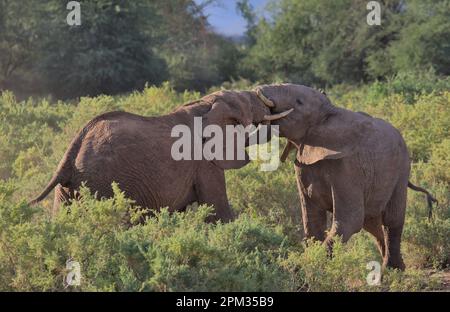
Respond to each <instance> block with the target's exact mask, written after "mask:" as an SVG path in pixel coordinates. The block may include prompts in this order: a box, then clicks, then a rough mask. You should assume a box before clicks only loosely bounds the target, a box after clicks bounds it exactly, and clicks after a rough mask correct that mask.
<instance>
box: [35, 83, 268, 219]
mask: <svg viewBox="0 0 450 312" xmlns="http://www.w3.org/2000/svg"><path fill="white" fill-rule="evenodd" d="M255 101H256V102H258V101H259V99H258V97H257V95H256V93H255V92H253V91H240V92H237V91H236V92H233V91H218V92H215V93H212V94H210V95H207V96H205V97H203V98H201V99H200V100H197V101H194V102H191V103H188V104H185V105H183V106H180V107H179V108H177V109H175V110H174V111H173V112H171V113H169V114H167V115H164V116H158V117H143V116H139V115H135V114H131V113H127V112H120V111H117V112H109V113H106V114H103V115H100V116H97V117H95V118H94V119H92V120H91V121H90V122H89V123H87V124H86V125H85V126H84V128H83V129H82V130H81V131H80V132H79V133H78V134H77V135H76V137H75V138H74V139H73V141H72V142H71V144H70V146H69V147H68V149H67V151H66V153H65V154H64V156H63V158H62V160H61V162H60V163H59V166H58V168H57V169H56V171H55V173H54V175H53V177H52V179H51V181H50V182H49V183H48V185H47V187H46V188H45V189H44V191H43V192H42V193H41V194H40V195H39V196H38V197H37V198H36V199H34V200H32V201H31V202H30V204H31V205H35V204H37V203H39V202H40V201H42V200H43V199H44V198H45V197H46V196H47V195H48V194H49V193H50V192H51V191H52V190H53V189H54V188H56V189H55V198H54V203H53V213H56V212H57V211H58V210H59V207H60V206H61V204H63V203H69V202H70V201H72V200H74V199H77V197H78V196H79V192H78V190H79V188H80V186H81V185H82V183H85V184H86V186H87V187H88V188H89V189H90V190H91V191H92V192H93V193H94V192H95V193H96V196H97V197H98V198H110V197H112V196H113V191H112V186H111V184H112V183H113V182H116V183H117V184H118V185H119V188H120V189H121V190H122V191H123V192H124V193H125V195H126V196H127V197H128V198H130V199H132V200H134V201H135V204H136V205H138V206H140V207H143V208H149V209H150V210H158V209H160V208H163V207H168V209H169V211H171V212H173V211H183V210H184V209H185V208H186V206H187V205H189V204H191V203H194V202H198V203H200V204H207V205H213V206H214V208H215V215H214V216H211V217H210V219H209V220H208V221H210V222H214V221H217V220H221V221H223V222H227V221H230V220H232V219H233V212H232V209H231V208H230V205H229V203H228V198H227V193H226V185H225V184H226V183H225V175H224V170H226V169H238V168H241V167H243V166H245V165H246V164H247V163H248V162H249V158H248V155H247V154H246V157H245V159H242V160H220V159H212V160H206V159H201V160H186V159H181V160H178V161H177V160H174V159H173V157H172V154H171V150H172V146H173V144H174V142H175V140H176V138H174V137H172V135H171V134H172V130H173V128H174V127H175V126H177V125H184V126H185V127H188V128H189V129H192V128H193V127H194V118H195V117H199V118H201V120H202V123H203V126H204V127H206V126H207V125H217V126H220V127H221V128H225V127H226V126H227V125H236V124H240V125H243V126H248V125H252V124H261V123H264V116H265V115H267V114H270V110H269V108H267V107H266V106H265V105H264V104H263V103H262V102H260V104H259V105H255ZM197 119H198V118H197ZM194 132H195V131H194ZM247 138H248V137H247ZM207 141H208V140H207V138H203V142H202V141H201V143H203V144H205V143H206V142H207ZM226 148H227V146H226V144H225V145H224V150H225V149H226Z"/></svg>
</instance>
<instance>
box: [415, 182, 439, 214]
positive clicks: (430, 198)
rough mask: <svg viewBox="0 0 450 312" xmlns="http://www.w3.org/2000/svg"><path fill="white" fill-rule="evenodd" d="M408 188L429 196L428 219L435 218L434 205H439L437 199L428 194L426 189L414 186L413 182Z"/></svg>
mask: <svg viewBox="0 0 450 312" xmlns="http://www.w3.org/2000/svg"><path fill="white" fill-rule="evenodd" d="M408 187H409V188H410V189H412V190H414V191H416V192H422V193H425V194H426V195H427V202H428V219H431V217H432V216H433V203H436V204H437V203H438V201H437V199H436V198H434V197H433V196H432V195H431V194H430V192H428V191H427V190H426V189H424V188H422V187H420V186H416V185H414V184H412V183H411V182H409V181H408Z"/></svg>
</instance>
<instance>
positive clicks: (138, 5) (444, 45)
mask: <svg viewBox="0 0 450 312" xmlns="http://www.w3.org/2000/svg"><path fill="white" fill-rule="evenodd" d="M220 1H221V0H203V1H194V0H140V1H127V0H84V1H80V3H81V17H82V25H81V26H69V25H68V24H67V23H66V17H67V14H68V13H69V11H68V10H67V9H66V5H67V3H68V1H61V0H41V1H35V0H21V1H12V0H0V90H1V89H10V90H13V91H14V92H15V93H16V94H17V95H19V96H28V95H47V94H52V95H53V96H55V97H57V98H73V97H78V96H82V95H90V96H95V95H98V94H117V93H123V92H128V91H131V90H135V89H142V88H143V87H144V85H145V84H146V83H148V84H150V85H160V84H161V83H162V82H164V81H169V82H170V83H171V85H172V86H173V87H174V88H175V89H176V90H185V89H189V90H198V91H206V90H208V88H210V87H211V86H217V85H220V84H222V83H223V82H226V81H234V80H238V79H241V78H242V79H247V80H250V81H252V82H272V81H290V82H295V83H303V84H309V85H316V86H332V85H335V84H339V83H350V84H355V83H361V82H362V83H365V82H367V81H374V80H386V79H387V78H389V77H392V76H395V75H397V74H398V73H401V72H405V71H406V72H411V71H417V72H421V71H424V70H426V71H429V70H431V71H433V72H434V73H436V74H438V75H449V74H450V1H448V0H384V1H379V2H380V3H381V6H382V15H381V22H382V24H381V26H369V25H368V24H367V22H366V20H367V14H368V13H369V11H368V10H367V9H366V5H367V2H368V1H366V0H338V1H328V0H270V1H269V3H268V5H267V6H266V8H265V9H264V11H263V12H259V11H258V12H256V11H255V9H254V8H253V7H252V5H251V2H250V1H248V0H238V1H236V10H238V11H239V12H240V14H241V15H242V16H243V17H244V18H245V19H246V20H247V25H248V27H247V32H246V34H245V36H244V37H243V38H242V40H236V39H235V38H234V39H231V38H226V37H224V36H222V35H220V34H217V33H215V32H214V30H213V29H212V27H211V26H210V25H209V23H208V17H207V16H206V15H205V8H206V7H207V6H208V5H220Z"/></svg>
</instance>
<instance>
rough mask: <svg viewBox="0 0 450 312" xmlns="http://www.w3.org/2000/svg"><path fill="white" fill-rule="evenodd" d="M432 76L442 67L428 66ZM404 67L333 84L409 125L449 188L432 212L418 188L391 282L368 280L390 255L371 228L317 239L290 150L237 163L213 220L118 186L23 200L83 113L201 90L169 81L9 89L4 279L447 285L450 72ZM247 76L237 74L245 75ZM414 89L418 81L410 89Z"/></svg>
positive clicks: (109, 285)
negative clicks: (68, 198) (389, 75)
mask: <svg viewBox="0 0 450 312" xmlns="http://www.w3.org/2000/svg"><path fill="white" fill-rule="evenodd" d="M430 79H431V78H430ZM437 81H439V83H437V84H436V86H438V85H439V84H440V85H441V86H442V87H440V88H438V87H436V90H434V89H433V88H429V87H428V86H429V85H430V82H428V78H423V77H422V78H420V77H418V78H416V83H415V84H414V83H413V82H414V79H413V78H407V79H406V78H404V77H399V78H396V79H394V80H392V81H388V82H376V83H373V84H371V85H367V86H361V87H359V88H356V87H354V86H348V85H339V86H336V87H335V88H332V89H330V90H327V93H328V95H329V96H330V98H331V99H332V101H333V102H334V103H335V104H336V105H339V106H343V107H347V108H349V109H354V110H360V111H365V112H367V113H370V114H372V115H373V116H375V117H380V118H384V119H386V120H389V121H390V122H392V123H393V124H394V125H395V126H396V127H398V128H399V129H400V130H401V132H402V133H403V135H404V136H405V138H406V141H407V144H408V145H409V147H410V150H411V154H412V156H413V160H414V162H413V166H412V176H411V181H413V182H414V183H416V184H419V185H421V186H424V187H426V188H427V189H429V190H430V191H431V192H432V193H433V194H434V195H435V197H437V199H438V200H439V205H438V206H437V207H435V209H434V218H433V220H432V221H431V222H429V221H428V220H427V207H426V200H425V198H424V197H423V194H420V193H415V192H409V193H408V208H407V216H406V225H405V230H404V236H403V245H402V249H403V254H404V258H405V262H406V264H407V266H408V269H407V271H406V272H405V273H400V272H394V271H387V272H385V273H384V278H383V282H382V284H381V285H380V286H369V285H367V283H366V276H367V274H368V270H367V268H366V264H367V262H369V261H373V260H375V261H380V260H381V259H380V256H379V254H378V251H377V249H376V246H375V244H374V242H373V239H372V238H371V237H370V235H369V234H367V233H364V232H363V233H359V234H357V235H355V236H353V237H352V239H351V241H350V242H349V243H348V244H340V243H339V242H337V243H336V249H335V253H334V256H333V258H332V259H330V258H328V257H327V253H326V249H325V248H324V247H323V246H322V245H320V244H317V243H314V242H302V240H301V239H302V223H301V211H300V207H299V200H298V197H297V189H296V185H295V178H294V175H293V168H292V164H291V163H290V162H287V163H285V164H282V165H281V166H280V167H279V169H278V170H276V171H274V172H261V171H258V169H259V163H257V162H253V163H251V164H249V165H248V166H246V167H244V168H242V169H240V170H232V171H227V174H226V176H227V185H228V195H229V198H230V201H231V203H232V206H233V209H234V210H235V211H236V212H237V213H239V217H238V218H237V220H235V221H234V222H231V223H228V224H217V225H213V224H208V223H205V222H204V219H205V218H206V216H207V215H208V214H209V213H211V209H210V208H207V207H196V206H195V205H193V206H192V207H191V208H190V209H188V211H187V212H186V213H175V214H169V213H168V211H167V210H162V211H161V212H159V213H157V215H156V216H155V217H153V218H149V219H147V220H146V222H145V223H138V224H137V223H136V220H138V219H139V218H140V216H141V215H142V211H140V210H133V209H132V208H131V206H130V201H129V200H128V199H126V198H124V196H123V194H122V193H121V192H120V190H119V189H118V188H117V187H115V197H114V198H113V199H108V200H103V201H96V200H94V198H93V197H92V196H91V195H90V194H89V191H88V190H86V189H85V190H83V197H82V198H83V199H82V200H81V201H79V202H75V203H73V204H72V205H71V206H70V207H67V208H66V209H62V210H61V211H60V213H59V214H58V215H57V216H56V217H55V218H54V219H51V218H50V213H49V212H48V209H49V208H50V206H51V204H52V198H51V196H49V198H48V199H47V200H45V201H44V202H43V203H42V206H41V207H35V208H33V207H29V206H27V205H26V204H25V202H26V201H27V200H29V199H30V198H31V197H32V196H33V195H34V194H37V193H38V192H39V191H41V188H42V187H43V186H44V185H45V184H46V183H47V182H48V180H49V179H50V177H51V175H52V173H53V171H54V170H55V168H56V165H57V164H58V162H59V160H60V158H61V157H62V155H63V153H64V151H65V149H66V147H67V145H68V144H69V143H70V140H71V139H72V137H73V136H74V135H75V133H76V132H77V131H78V129H79V128H80V127H82V125H84V124H85V123H86V122H87V121H88V120H90V119H91V118H93V117H94V116H96V115H98V114H100V113H103V112H106V111H111V110H126V111H130V112H134V113H138V114H144V115H161V114H164V113H167V112H169V111H171V110H172V109H173V108H175V107H176V106H178V105H180V104H181V103H184V102H188V101H191V100H193V99H196V98H199V97H200V94H199V93H196V92H187V91H186V92H184V93H178V92H176V91H175V90H174V89H173V88H172V87H170V85H169V84H164V85H163V86H162V87H161V88H157V87H147V88H145V89H144V90H143V91H142V92H133V93H132V94H129V95H126V96H116V97H111V96H99V97H95V98H88V97H85V98H81V99H80V101H78V102H76V103H69V102H57V103H55V104H49V102H48V101H47V100H39V101H37V100H31V99H30V100H28V101H23V102H18V101H17V100H16V99H15V98H14V96H13V95H12V93H10V92H4V93H3V94H2V95H1V96H0V130H1V131H0V142H1V143H2V144H0V173H1V180H0V290H27V291H28V290H46V291H88V290H106V291H177V290H178V291H183V290H187V291H203V290H218V291H226V290H228V291H242V290H246V291H247V290H248V291H250V290H252V291H342V290H346V291H365V290H369V291H386V290H392V291H399V290H400V291H403V290H423V289H436V288H440V287H441V285H440V283H439V280H437V279H435V278H434V277H430V275H429V270H431V269H433V270H443V269H448V267H449V264H450V246H449V243H450V241H449V237H450V232H449V230H450V224H449V222H450V221H449V220H450V194H449V189H448V187H449V182H450V180H449V176H448V168H449V165H450V160H449V154H450V145H449V140H448V137H449V128H448V126H449V125H448V120H449V107H450V93H449V92H448V89H446V87H445V84H446V82H445V81H442V80H437ZM248 84H249V82H246V81H237V82H235V85H229V86H228V87H233V88H234V87H235V86H238V85H240V86H242V87H245V86H247V85H248ZM411 90H412V91H411ZM69 259H73V260H75V261H78V262H80V264H81V273H82V282H81V285H80V286H77V287H67V288H65V286H64V284H63V281H64V278H65V276H66V275H67V269H66V261H68V260H69Z"/></svg>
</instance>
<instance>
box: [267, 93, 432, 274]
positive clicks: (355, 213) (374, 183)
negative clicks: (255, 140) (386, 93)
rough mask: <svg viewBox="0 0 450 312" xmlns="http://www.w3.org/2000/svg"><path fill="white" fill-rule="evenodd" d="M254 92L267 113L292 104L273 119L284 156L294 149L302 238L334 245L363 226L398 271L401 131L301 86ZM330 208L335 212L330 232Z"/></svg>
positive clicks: (404, 173) (403, 164)
mask: <svg viewBox="0 0 450 312" xmlns="http://www.w3.org/2000/svg"><path fill="white" fill-rule="evenodd" d="M259 89H260V90H261V91H262V93H263V94H264V95H265V96H266V98H268V99H269V100H271V101H272V102H273V103H274V104H275V107H274V108H272V109H271V111H272V114H275V113H281V112H283V111H287V110H289V109H292V108H294V111H293V112H292V113H290V114H289V115H288V116H287V117H285V118H283V119H280V120H278V121H274V122H273V123H272V124H275V125H279V127H280V135H281V136H283V137H286V138H287V139H288V140H289V141H290V143H289V144H288V145H289V146H288V147H287V150H285V152H284V153H283V157H282V158H286V157H287V154H288V153H289V149H290V147H294V148H296V150H297V157H296V161H295V172H296V177H297V184H298V190H299V195H300V200H301V207H302V216H303V223H304V229H305V235H306V237H314V238H316V239H318V240H321V241H325V243H326V244H328V246H330V248H331V245H332V239H333V236H334V235H341V236H342V238H343V241H344V242H345V241H347V240H348V239H349V238H350V237H351V236H352V235H353V234H354V233H357V232H359V231H360V230H361V229H365V230H367V231H368V232H370V233H371V234H372V235H373V236H374V237H375V239H376V241H377V244H378V247H379V250H380V253H381V255H382V257H383V260H384V265H385V266H386V265H387V266H389V267H392V268H398V269H401V270H403V269H404V268H405V265H404V262H403V260H402V256H401V253H400V242H401V236H402V230H403V224H404V220H405V209H406V193H407V188H408V179H409V174H410V159H409V155H408V150H407V147H406V144H405V141H404V140H403V138H402V136H401V134H400V133H399V131H398V130H397V129H395V128H394V127H393V126H392V125H390V124H389V123H387V122H385V121H383V120H381V119H378V118H373V117H371V116H369V115H367V114H364V113H357V112H352V111H349V110H346V109H342V108H338V107H335V106H333V105H332V104H331V102H330V101H329V99H328V98H327V96H326V95H324V94H322V93H321V92H318V91H316V90H314V89H312V88H309V87H306V86H300V85H292V84H283V85H268V86H261V87H259ZM416 190H419V191H424V190H423V189H420V188H417V189H416ZM427 194H428V196H430V197H431V195H430V194H429V193H427ZM431 198H432V197H431ZM432 199H433V198H432ZM433 200H434V199H433ZM327 211H328V212H331V213H332V214H333V223H332V228H331V230H330V232H329V234H328V235H326V233H325V231H326V225H327V219H326V214H327Z"/></svg>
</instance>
